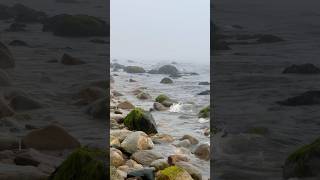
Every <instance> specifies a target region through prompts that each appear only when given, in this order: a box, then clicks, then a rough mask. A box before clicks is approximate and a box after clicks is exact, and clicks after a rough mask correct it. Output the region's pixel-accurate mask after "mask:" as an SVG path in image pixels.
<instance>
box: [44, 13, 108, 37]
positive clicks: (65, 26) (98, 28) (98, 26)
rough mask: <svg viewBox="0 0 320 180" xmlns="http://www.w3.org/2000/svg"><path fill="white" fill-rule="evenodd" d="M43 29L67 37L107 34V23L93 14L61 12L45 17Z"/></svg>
mask: <svg viewBox="0 0 320 180" xmlns="http://www.w3.org/2000/svg"><path fill="white" fill-rule="evenodd" d="M43 31H51V32H53V33H54V35H57V36H69V37H89V36H108V34H109V25H108V24H107V23H106V22H105V21H103V20H101V19H99V18H97V17H93V16H88V15H69V14H61V15H56V16H53V17H51V18H47V19H46V21H45V22H44V23H43Z"/></svg>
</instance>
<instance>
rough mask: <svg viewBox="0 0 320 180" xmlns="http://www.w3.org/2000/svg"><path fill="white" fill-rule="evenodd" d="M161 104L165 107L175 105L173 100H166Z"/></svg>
mask: <svg viewBox="0 0 320 180" xmlns="http://www.w3.org/2000/svg"><path fill="white" fill-rule="evenodd" d="M161 104H162V105H164V106H165V107H170V106H172V105H173V101H172V100H165V101H163V102H162V103H161Z"/></svg>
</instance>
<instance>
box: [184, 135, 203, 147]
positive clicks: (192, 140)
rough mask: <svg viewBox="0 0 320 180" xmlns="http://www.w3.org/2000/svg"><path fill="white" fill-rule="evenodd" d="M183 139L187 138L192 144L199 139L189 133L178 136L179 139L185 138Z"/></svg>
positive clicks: (196, 142)
mask: <svg viewBox="0 0 320 180" xmlns="http://www.w3.org/2000/svg"><path fill="white" fill-rule="evenodd" d="M185 139H188V140H189V142H190V143H191V144H192V145H195V144H198V143H199V141H198V139H196V138H195V137H193V136H191V135H188V134H187V135H184V136H183V137H182V138H180V141H182V140H185Z"/></svg>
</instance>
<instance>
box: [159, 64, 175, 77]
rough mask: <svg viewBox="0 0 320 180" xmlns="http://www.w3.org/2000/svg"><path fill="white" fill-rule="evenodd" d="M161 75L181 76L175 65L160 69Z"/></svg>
mask: <svg viewBox="0 0 320 180" xmlns="http://www.w3.org/2000/svg"><path fill="white" fill-rule="evenodd" d="M158 73H159V74H168V75H177V74H179V71H178V69H177V68H176V67H175V66H173V65H164V66H161V67H160V68H159V69H158Z"/></svg>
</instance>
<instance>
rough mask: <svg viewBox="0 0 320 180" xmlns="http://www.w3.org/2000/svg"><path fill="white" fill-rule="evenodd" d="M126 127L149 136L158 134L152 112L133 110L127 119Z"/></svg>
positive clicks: (125, 121) (125, 119)
mask: <svg viewBox="0 0 320 180" xmlns="http://www.w3.org/2000/svg"><path fill="white" fill-rule="evenodd" d="M124 125H125V126H126V127H127V128H128V129H129V130H135V131H143V132H145V133H147V134H152V133H158V131H157V125H156V122H155V121H154V119H153V116H152V115H151V113H150V112H146V111H144V110H143V109H140V108H135V109H133V110H132V111H131V112H130V113H129V114H128V115H127V116H126V117H125V118H124Z"/></svg>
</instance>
